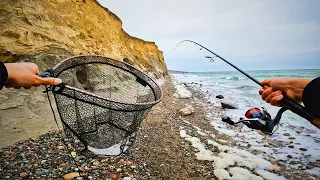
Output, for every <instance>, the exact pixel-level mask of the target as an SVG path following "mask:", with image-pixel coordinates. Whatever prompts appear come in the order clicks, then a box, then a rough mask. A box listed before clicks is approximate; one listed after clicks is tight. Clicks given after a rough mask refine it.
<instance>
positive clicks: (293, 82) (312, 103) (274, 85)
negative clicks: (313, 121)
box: [259, 77, 320, 118]
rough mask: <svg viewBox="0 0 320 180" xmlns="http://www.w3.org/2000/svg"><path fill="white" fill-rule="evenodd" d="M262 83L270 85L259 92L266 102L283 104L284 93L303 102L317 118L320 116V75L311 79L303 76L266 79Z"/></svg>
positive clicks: (276, 104) (277, 104)
mask: <svg viewBox="0 0 320 180" xmlns="http://www.w3.org/2000/svg"><path fill="white" fill-rule="evenodd" d="M261 84H263V85H266V86H269V88H267V89H261V90H260V91H259V93H260V94H261V96H262V99H263V100H265V101H266V102H268V103H270V104H272V105H275V106H281V105H280V101H281V100H282V99H283V94H282V93H285V95H286V96H287V97H288V98H290V99H293V100H294V101H296V102H298V103H301V102H303V103H304V105H305V107H306V110H307V111H308V112H309V113H310V114H311V115H313V116H314V117H315V118H319V117H320V109H319V102H320V77H318V78H316V79H314V80H312V81H311V79H302V78H278V79H269V80H264V81H262V82H261Z"/></svg>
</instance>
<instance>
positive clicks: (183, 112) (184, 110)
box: [179, 106, 194, 116]
mask: <svg viewBox="0 0 320 180" xmlns="http://www.w3.org/2000/svg"><path fill="white" fill-rule="evenodd" d="M179 113H180V114H181V115H182V116H189V115H191V114H193V113H194V108H193V107H192V106H187V107H185V108H182V109H180V110H179Z"/></svg>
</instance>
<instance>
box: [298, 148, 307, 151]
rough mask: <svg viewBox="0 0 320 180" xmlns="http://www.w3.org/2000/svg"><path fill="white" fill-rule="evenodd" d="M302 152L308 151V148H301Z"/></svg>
mask: <svg viewBox="0 0 320 180" xmlns="http://www.w3.org/2000/svg"><path fill="white" fill-rule="evenodd" d="M300 150H301V151H308V149H307V148H300Z"/></svg>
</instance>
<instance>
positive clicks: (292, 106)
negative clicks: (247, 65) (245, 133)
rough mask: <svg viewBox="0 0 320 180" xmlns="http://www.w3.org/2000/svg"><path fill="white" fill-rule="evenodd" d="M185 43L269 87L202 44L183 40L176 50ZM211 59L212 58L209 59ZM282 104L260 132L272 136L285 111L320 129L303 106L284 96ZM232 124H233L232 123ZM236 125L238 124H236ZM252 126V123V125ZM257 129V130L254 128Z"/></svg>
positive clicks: (317, 122)
mask: <svg viewBox="0 0 320 180" xmlns="http://www.w3.org/2000/svg"><path fill="white" fill-rule="evenodd" d="M183 42H191V43H194V44H195V45H198V46H200V47H201V48H203V49H205V50H207V51H208V52H210V53H211V54H213V55H214V56H215V57H217V58H219V59H221V60H223V61H224V62H226V63H227V64H229V65H230V66H232V67H233V68H235V69H236V70H238V71H239V72H240V73H242V74H243V75H245V76H246V77H247V78H249V79H251V80H252V81H253V82H255V83H256V84H258V85H259V86H261V87H262V88H263V89H267V88H268V86H266V85H262V84H261V83H260V82H259V81H258V80H256V79H255V78H253V77H252V76H250V75H249V74H247V73H246V72H244V71H242V70H241V69H240V68H238V67H237V66H235V65H233V64H232V63H230V62H229V61H227V60H226V59H224V58H223V57H221V56H219V55H218V54H216V53H214V52H212V51H211V50H210V49H208V48H206V47H204V46H202V45H201V44H199V43H197V42H194V41H191V40H183V41H181V42H180V43H179V44H178V45H177V46H176V47H175V48H174V49H176V48H177V47H178V46H179V45H180V44H181V43H183ZM209 58H210V57H209ZM212 59H213V58H212ZM280 104H281V105H282V106H283V107H282V108H281V109H280V110H279V111H278V113H277V116H276V117H275V118H274V119H271V118H269V120H268V121H266V124H265V125H264V128H260V129H259V130H262V131H264V132H266V133H269V134H272V133H273V131H274V127H275V126H276V125H278V124H279V121H280V118H281V115H282V113H283V112H284V111H286V110H288V109H289V110H291V111H292V112H294V113H296V114H298V115H299V116H301V117H303V118H305V119H306V120H308V121H309V122H310V123H312V124H313V125H315V126H316V127H318V128H320V119H319V118H317V119H316V118H314V117H312V116H311V115H310V114H309V113H308V112H307V111H306V110H305V107H303V106H302V105H300V104H298V103H296V102H295V101H293V100H292V99H290V98H288V97H287V96H285V95H283V99H282V100H281V102H280ZM263 113H267V114H268V112H267V111H263ZM266 117H270V116H268V115H267V116H266ZM247 123H248V121H246V123H245V124H246V125H247V126H249V127H250V122H249V125H248V124H247ZM231 124H232V123H231ZM234 124H236V123H234ZM251 125H252V123H251ZM254 129H257V128H254Z"/></svg>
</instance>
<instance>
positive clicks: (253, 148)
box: [171, 74, 320, 179]
mask: <svg viewBox="0 0 320 180" xmlns="http://www.w3.org/2000/svg"><path fill="white" fill-rule="evenodd" d="M171 77H172V79H173V80H174V84H175V85H176V86H178V88H176V90H177V94H178V95H177V97H179V96H180V97H181V95H179V94H180V93H181V94H182V97H183V96H184V95H185V94H189V95H190V94H191V93H190V92H189V93H188V92H186V86H188V87H196V88H197V89H200V90H202V91H203V92H206V95H207V97H206V98H207V99H208V100H209V101H210V103H211V104H212V105H213V106H214V107H221V105H220V101H221V100H218V99H216V98H215V96H216V95H219V94H222V95H223V96H227V97H228V98H226V99H227V100H229V101H230V102H233V103H235V104H237V105H238V107H239V109H236V110H227V111H226V114H227V115H228V116H230V117H231V118H232V119H233V120H235V121H236V120H237V119H239V117H243V114H244V113H245V111H246V110H247V108H248V106H253V107H259V106H257V104H259V103H260V105H261V104H262V103H263V102H262V101H261V100H260V99H259V100H257V101H258V102H252V101H255V97H251V99H253V100H251V99H249V98H246V97H245V95H246V94H253V93H256V94H257V89H258V88H257V89H253V90H251V91H248V90H246V91H244V92H243V90H241V89H240V90H239V89H236V88H234V87H233V86H231V85H229V84H228V83H221V84H220V83H218V82H217V81H215V82H214V81H212V78H213V79H215V80H216V79H217V77H208V76H207V75H199V74H173V75H171ZM229 79H232V78H224V81H225V80H229ZM237 81H239V79H237ZM195 82H197V83H195ZM212 84H214V86H212ZM181 86H183V87H184V89H183V90H181V89H182V88H181ZM241 86H243V85H241ZM226 88H228V91H225V89H226ZM218 93H219V94H218ZM190 96H191V95H190ZM257 96H258V95H257ZM257 96H256V97H257ZM263 105H264V106H267V109H268V110H269V112H270V113H271V115H273V116H274V115H275V114H276V112H277V109H275V108H272V107H270V106H268V105H266V103H265V104H263ZM286 113H287V112H285V113H284V117H283V118H282V120H281V122H282V123H281V125H280V128H279V130H278V131H277V132H276V133H275V134H274V135H273V136H269V137H267V136H265V135H263V134H262V133H259V132H258V131H253V130H251V129H249V128H247V127H245V126H239V127H237V128H235V127H232V126H230V125H228V124H225V123H224V122H222V121H221V115H219V114H217V113H216V112H215V111H210V110H209V111H208V114H207V116H206V119H207V120H209V121H210V123H211V125H212V126H213V127H214V128H215V129H216V130H217V131H219V132H220V133H223V134H226V135H228V136H230V137H232V139H233V140H234V141H235V142H236V145H237V146H238V147H229V146H225V145H221V144H218V143H217V142H214V141H210V140H207V142H206V144H207V145H208V144H211V145H214V146H215V147H217V148H218V149H220V150H221V152H220V153H219V154H212V152H211V153H210V150H208V149H206V148H205V147H206V145H203V143H204V142H200V140H199V139H197V138H196V137H192V136H190V135H188V134H187V132H185V131H184V130H183V128H182V130H181V133H180V135H181V137H183V138H185V140H186V141H189V142H190V143H191V144H192V146H193V147H195V148H196V149H198V152H197V153H196V156H197V159H198V160H209V161H213V166H214V168H215V171H214V174H215V175H216V176H218V177H219V178H220V179H232V178H234V179H236V178H235V177H237V178H238V179H239V178H240V179H259V178H260V179H261V177H263V178H264V179H281V178H282V179H284V177H280V176H278V175H276V174H274V173H271V172H269V171H266V170H265V169H272V168H275V167H272V164H274V162H277V163H278V164H285V165H288V166H290V167H292V168H297V169H300V170H305V172H308V173H311V174H315V175H317V176H320V168H319V163H320V154H319V151H320V144H319V142H320V133H319V130H318V129H317V128H315V127H313V126H312V125H309V124H308V122H307V121H305V120H301V119H298V120H296V119H294V120H295V121H292V117H293V116H294V115H292V113H287V114H286ZM294 118H295V117H294ZM190 125H191V126H192V124H190ZM194 128H195V127H194ZM196 129H197V131H198V132H202V131H201V129H199V128H196ZM198 134H199V135H200V136H205V135H204V134H200V133H198ZM241 149H247V151H245V150H241ZM225 150H227V151H226V152H224V151H225ZM240 152H243V153H244V154H246V155H244V154H241V153H240ZM239 153H240V154H239ZM252 159H254V160H255V161H254V162H252ZM270 162H272V164H271V163H270ZM235 165H237V167H235ZM230 166H231V167H230ZM226 167H228V168H227V169H228V171H226V170H225V169H224V168H226ZM243 167H246V169H243ZM239 168H240V169H239ZM247 169H250V170H254V172H256V173H257V174H259V175H260V176H256V175H254V174H252V173H251V172H250V171H248V170H247ZM229 173H231V174H233V176H232V177H231V176H230V174H229ZM235 174H236V176H234V175H235ZM242 177H243V178H242Z"/></svg>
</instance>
